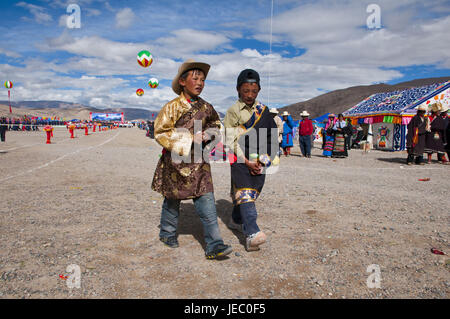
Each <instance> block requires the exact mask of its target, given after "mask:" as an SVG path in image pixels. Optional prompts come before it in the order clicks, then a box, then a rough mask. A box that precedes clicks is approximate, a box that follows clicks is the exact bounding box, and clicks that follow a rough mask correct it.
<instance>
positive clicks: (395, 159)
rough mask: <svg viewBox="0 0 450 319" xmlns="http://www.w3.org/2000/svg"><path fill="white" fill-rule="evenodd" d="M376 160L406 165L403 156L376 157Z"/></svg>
mask: <svg viewBox="0 0 450 319" xmlns="http://www.w3.org/2000/svg"><path fill="white" fill-rule="evenodd" d="M377 160H379V161H382V162H386V163H395V164H405V165H406V158H405V157H393V158H377Z"/></svg>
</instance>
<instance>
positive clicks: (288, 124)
mask: <svg viewBox="0 0 450 319" xmlns="http://www.w3.org/2000/svg"><path fill="white" fill-rule="evenodd" d="M281 117H282V118H283V134H282V137H283V140H282V141H281V148H282V149H283V153H284V156H286V157H288V156H289V155H291V147H292V146H294V132H293V130H294V121H293V120H292V117H291V115H290V114H289V112H288V111H284V112H283V113H282V114H281Z"/></svg>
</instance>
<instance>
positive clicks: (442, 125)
mask: <svg viewBox="0 0 450 319" xmlns="http://www.w3.org/2000/svg"><path fill="white" fill-rule="evenodd" d="M430 110H431V114H430V116H429V117H428V119H429V122H430V130H429V131H428V132H427V133H426V135H425V149H424V151H425V153H427V155H428V161H427V163H428V164H431V158H432V155H433V153H437V156H438V161H439V162H440V163H442V164H448V161H447V159H446V158H445V153H446V151H445V144H447V136H446V129H447V123H446V121H445V120H444V118H443V117H442V116H441V115H440V113H441V110H443V106H442V104H441V103H440V102H435V103H433V104H431V105H430Z"/></svg>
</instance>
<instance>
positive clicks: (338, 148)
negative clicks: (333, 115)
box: [332, 121, 351, 157]
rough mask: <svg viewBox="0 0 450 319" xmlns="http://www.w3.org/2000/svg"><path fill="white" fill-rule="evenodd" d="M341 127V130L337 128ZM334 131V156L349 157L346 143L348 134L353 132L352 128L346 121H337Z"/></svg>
mask: <svg viewBox="0 0 450 319" xmlns="http://www.w3.org/2000/svg"><path fill="white" fill-rule="evenodd" d="M338 128H340V129H341V131H338V130H337V129H338ZM333 131H334V145H333V151H332V156H333V157H347V156H348V153H347V144H346V143H345V137H346V135H349V134H351V128H350V127H349V126H348V125H347V123H346V122H345V121H337V122H336V123H335V124H334V126H333Z"/></svg>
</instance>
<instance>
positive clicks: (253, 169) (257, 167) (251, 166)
mask: <svg viewBox="0 0 450 319" xmlns="http://www.w3.org/2000/svg"><path fill="white" fill-rule="evenodd" d="M245 165H246V166H247V168H248V170H249V171H250V174H251V175H260V174H261V171H262V165H261V163H259V162H251V161H249V160H248V159H245Z"/></svg>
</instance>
